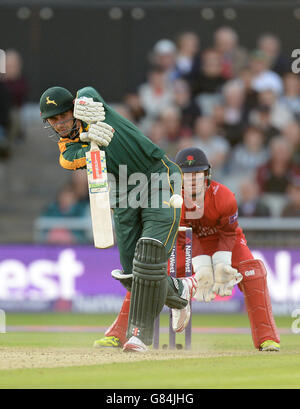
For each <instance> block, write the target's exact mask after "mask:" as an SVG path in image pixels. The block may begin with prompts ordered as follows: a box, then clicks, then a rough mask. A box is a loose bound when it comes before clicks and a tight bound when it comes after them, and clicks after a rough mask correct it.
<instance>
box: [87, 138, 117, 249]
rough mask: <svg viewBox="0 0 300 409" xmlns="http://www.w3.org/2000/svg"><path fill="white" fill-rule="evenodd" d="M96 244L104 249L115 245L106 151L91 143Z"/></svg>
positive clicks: (89, 162)
mask: <svg viewBox="0 0 300 409" xmlns="http://www.w3.org/2000/svg"><path fill="white" fill-rule="evenodd" d="M86 168H87V175H88V188H89V197H90V208H91V218H92V226H93V236H94V245H95V247H97V248H100V249H104V248H108V247H111V246H113V245H114V235H113V227H112V221H111V209H110V203H109V188H108V178H107V169H106V158H105V152H104V151H101V150H100V149H99V148H98V146H97V145H95V144H91V149H90V151H89V152H87V153H86Z"/></svg>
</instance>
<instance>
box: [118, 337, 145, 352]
mask: <svg viewBox="0 0 300 409" xmlns="http://www.w3.org/2000/svg"><path fill="white" fill-rule="evenodd" d="M147 351H148V347H147V346H146V345H145V344H144V343H143V342H142V341H141V340H140V339H139V338H137V337H131V338H130V339H129V340H128V341H127V342H126V343H125V344H124V346H123V352H147Z"/></svg>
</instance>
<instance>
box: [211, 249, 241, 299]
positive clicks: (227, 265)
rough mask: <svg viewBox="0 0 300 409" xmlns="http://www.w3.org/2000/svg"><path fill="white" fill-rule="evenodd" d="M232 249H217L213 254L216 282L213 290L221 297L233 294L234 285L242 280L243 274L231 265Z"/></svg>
mask: <svg viewBox="0 0 300 409" xmlns="http://www.w3.org/2000/svg"><path fill="white" fill-rule="evenodd" d="M231 255H232V253H231V252H230V251H217V252H216V253H215V254H213V256H212V261H213V268H214V275H215V284H214V286H213V291H214V293H216V294H217V295H220V296H221V297H225V296H230V295H232V290H233V287H234V286H235V285H236V284H238V283H239V282H240V281H242V279H243V276H242V274H240V273H239V272H238V271H237V270H236V269H235V268H233V267H231Z"/></svg>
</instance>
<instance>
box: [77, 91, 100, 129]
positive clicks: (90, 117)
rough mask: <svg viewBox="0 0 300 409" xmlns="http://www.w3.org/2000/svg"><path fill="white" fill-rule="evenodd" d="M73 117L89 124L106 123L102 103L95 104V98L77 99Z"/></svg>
mask: <svg viewBox="0 0 300 409" xmlns="http://www.w3.org/2000/svg"><path fill="white" fill-rule="evenodd" d="M73 115H74V117H75V118H77V119H80V120H81V121H83V122H85V123H87V124H93V123H96V122H98V121H104V119H105V111H104V107H103V104H102V102H95V101H94V100H93V98H86V97H81V98H76V99H75V103H74V111H73Z"/></svg>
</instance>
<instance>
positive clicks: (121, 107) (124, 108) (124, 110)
mask: <svg viewBox="0 0 300 409" xmlns="http://www.w3.org/2000/svg"><path fill="white" fill-rule="evenodd" d="M112 106H113V108H114V110H115V111H116V112H118V114H119V115H121V116H123V117H124V118H126V119H129V121H133V118H132V116H131V111H130V109H129V107H128V105H126V104H123V103H119V104H112Z"/></svg>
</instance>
